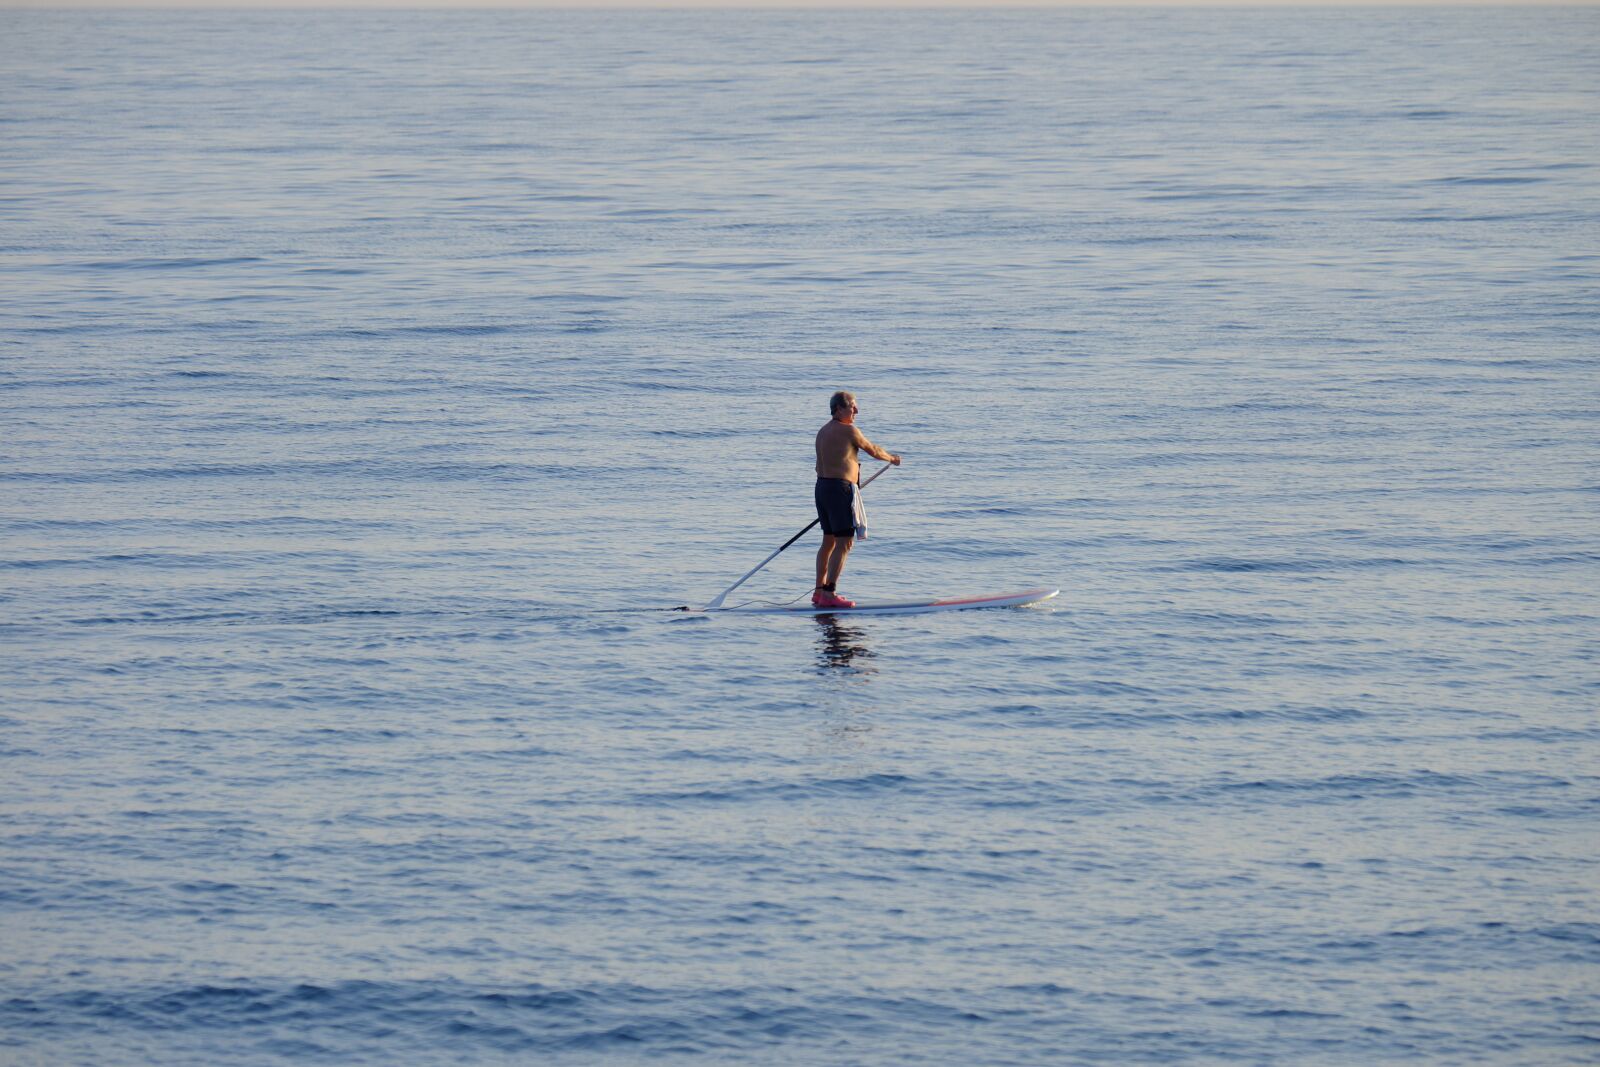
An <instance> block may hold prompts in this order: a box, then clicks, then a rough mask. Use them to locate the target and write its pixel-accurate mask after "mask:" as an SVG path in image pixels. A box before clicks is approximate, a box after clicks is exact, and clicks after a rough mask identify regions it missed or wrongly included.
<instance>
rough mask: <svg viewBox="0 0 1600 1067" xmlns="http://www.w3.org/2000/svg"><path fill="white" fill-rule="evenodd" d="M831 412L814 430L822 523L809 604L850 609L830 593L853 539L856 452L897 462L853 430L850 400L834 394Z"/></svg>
mask: <svg viewBox="0 0 1600 1067" xmlns="http://www.w3.org/2000/svg"><path fill="white" fill-rule="evenodd" d="M828 410H829V411H830V412H832V413H833V418H831V419H829V420H828V422H827V424H826V425H824V426H823V427H822V429H820V430H818V431H817V518H819V519H821V520H822V547H821V548H819V549H817V587H816V589H815V590H814V591H813V592H812V594H811V604H812V606H813V607H818V608H853V607H855V606H856V604H855V601H853V600H846V599H845V598H844V597H842V596H840V595H839V594H838V593H836V592H835V591H834V589H835V587H836V586H837V585H838V584H839V574H840V572H841V571H843V570H844V558H845V557H846V556H848V555H849V554H850V549H851V547H852V546H853V545H854V544H855V540H856V494H858V493H859V492H861V488H860V483H861V464H860V463H858V462H857V461H856V453H857V452H865V453H866V454H867V455H869V456H872V457H873V458H875V459H881V460H883V461H884V462H886V463H893V464H894V465H895V466H896V467H898V466H900V457H899V456H897V455H895V454H894V453H892V452H888V451H886V450H884V449H882V448H879V447H878V446H877V445H875V444H873V443H872V442H871V441H869V440H867V437H866V435H865V434H863V433H862V432H861V431H860V430H858V429H856V413H857V412H858V411H860V410H861V409H860V408H858V407H856V396H855V394H854V393H847V392H845V391H843V390H840V391H839V392H837V393H834V394H833V396H832V397H830V398H829V400H828Z"/></svg>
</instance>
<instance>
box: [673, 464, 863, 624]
mask: <svg viewBox="0 0 1600 1067" xmlns="http://www.w3.org/2000/svg"><path fill="white" fill-rule="evenodd" d="M892 466H894V464H893V463H885V464H884V465H883V466H882V467H881V468H880V469H879V470H878V472H877V473H876V474H874V475H873V476H872V477H871V478H868V479H867V480H866V481H864V482H862V483H861V484H860V485H859V486H857V489H858V490H860V489H865V488H866V487H867V486H869V485H871V484H872V483H873V482H874V481H876V480H877V478H878V475H879V474H882V473H883V472H884V471H886V470H888V469H889V468H890V467H892ZM821 521H822V518H821V516H818V517H817V518H815V519H812V520H811V522H810V523H809V524H807V526H806V528H805V529H804V530H801V531H800V532H799V533H797V534H795V535H794V536H793V537H791V538H789V540H787V541H785V542H784V543H783V544H781V545H779V546H778V549H777V551H776V552H773V553H772V555H770V556H768V557H767V558H766V559H764V560H762V561H761V562H760V563H757V564H756V565H755V566H754V567H752V568H751V569H750V572H749V573H748V574H746V575H745V576H744V577H743V578H740V579H739V580H738V581H737V582H734V583H733V584H732V585H730V586H728V588H726V589H724V590H723V591H722V592H721V593H719V594H717V598H716V599H715V600H713V601H712V602H711V603H709V604H707V605H706V606H705V607H703V608H701V609H700V610H701V611H715V610H716V609H717V608H720V607H722V602H723V601H724V600H726V599H728V594H729V593H731V592H733V591H734V590H735V589H737V588H739V587H740V586H741V585H743V584H744V583H745V582H748V581H749V580H750V579H751V578H754V577H755V576H756V573H757V572H758V571H760V570H761V568H762V567H765V566H766V565H767V564H769V563H771V562H772V561H773V560H775V559H777V558H778V556H779V555H780V554H781V553H782V552H783V550H784V549H786V548H788V547H789V546H790V545H792V544H794V543H795V542H796V541H798V540H800V538H802V537H804V536H805V535H806V534H808V533H810V532H811V527H813V526H815V525H816V524H817V523H819V522H821Z"/></svg>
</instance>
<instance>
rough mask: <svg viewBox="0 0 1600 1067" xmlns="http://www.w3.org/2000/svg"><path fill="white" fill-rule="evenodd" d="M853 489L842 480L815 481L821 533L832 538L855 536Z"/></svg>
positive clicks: (825, 479)
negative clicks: (830, 535)
mask: <svg viewBox="0 0 1600 1067" xmlns="http://www.w3.org/2000/svg"><path fill="white" fill-rule="evenodd" d="M854 489H855V486H853V485H852V484H851V483H849V482H847V481H845V480H844V479H843V478H818V479H817V518H819V519H821V520H822V532H823V533H825V534H832V535H833V536H834V537H854V536H855V535H856V511H855V500H854V497H853V496H852V495H851V494H852V493H853V491H854Z"/></svg>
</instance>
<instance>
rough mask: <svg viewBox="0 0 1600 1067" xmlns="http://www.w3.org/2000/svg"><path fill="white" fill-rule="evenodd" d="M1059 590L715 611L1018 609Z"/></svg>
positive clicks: (809, 612) (830, 612)
mask: <svg viewBox="0 0 1600 1067" xmlns="http://www.w3.org/2000/svg"><path fill="white" fill-rule="evenodd" d="M1060 592H1061V590H1059V589H1027V590H1024V591H1023V592H1020V593H992V594H990V595H988V596H962V597H949V598H947V599H944V600H896V601H892V602H882V603H877V604H873V603H867V602H862V603H858V604H856V606H855V607H853V608H815V607H812V606H811V605H810V604H809V603H802V604H791V605H789V606H787V607H773V606H770V605H768V606H756V605H751V606H750V607H741V608H713V609H711V611H712V612H713V613H716V614H739V615H914V614H917V613H919V612H924V611H967V610H970V609H972V608H1016V607H1021V606H1022V605H1023V604H1037V603H1039V601H1041V600H1049V599H1050V598H1051V597H1053V596H1055V595H1057V594H1058V593H1060Z"/></svg>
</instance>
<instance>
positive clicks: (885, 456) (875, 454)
mask: <svg viewBox="0 0 1600 1067" xmlns="http://www.w3.org/2000/svg"><path fill="white" fill-rule="evenodd" d="M850 430H851V432H852V433H854V434H855V438H856V441H855V443H856V447H857V448H859V449H861V451H863V452H865V453H866V454H867V455H869V456H871V457H872V458H873V459H881V460H883V461H884V462H885V463H893V464H894V465H895V466H896V467H898V466H900V457H899V456H897V455H895V454H894V453H893V452H890V451H888V450H887V449H883V448H879V447H878V446H877V445H875V444H873V443H872V442H871V441H869V440H867V435H866V434H864V433H862V432H861V431H860V430H858V429H856V428H855V427H854V426H852V427H850Z"/></svg>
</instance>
